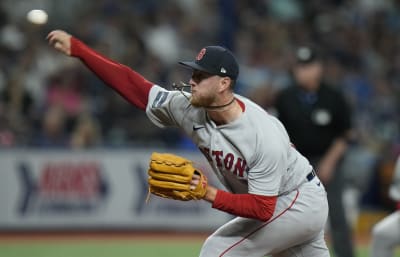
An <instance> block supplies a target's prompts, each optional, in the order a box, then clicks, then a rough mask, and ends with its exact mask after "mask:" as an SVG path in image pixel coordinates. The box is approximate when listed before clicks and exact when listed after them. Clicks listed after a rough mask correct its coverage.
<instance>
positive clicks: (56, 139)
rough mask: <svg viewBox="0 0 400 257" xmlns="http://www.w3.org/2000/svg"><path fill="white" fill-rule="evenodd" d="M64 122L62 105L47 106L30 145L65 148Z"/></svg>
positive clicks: (64, 114) (65, 119)
mask: <svg viewBox="0 0 400 257" xmlns="http://www.w3.org/2000/svg"><path fill="white" fill-rule="evenodd" d="M66 123H67V117H66V113H65V111H64V109H63V108H62V107H60V106H58V105H51V106H48V108H47V109H46V111H45V113H44V116H43V117H42V119H41V120H40V126H39V128H38V132H37V134H36V135H35V137H34V138H33V139H32V144H31V145H32V146H34V147H40V148H67V147H68V146H69V142H68V133H67V129H66Z"/></svg>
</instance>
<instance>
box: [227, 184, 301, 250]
mask: <svg viewBox="0 0 400 257" xmlns="http://www.w3.org/2000/svg"><path fill="white" fill-rule="evenodd" d="M299 193H300V192H299V190H297V194H296V196H295V198H294V199H293V201H292V202H291V203H290V205H289V207H287V208H286V209H285V210H283V211H282V212H281V213H279V215H277V216H276V217H275V218H273V219H270V220H269V221H267V222H265V223H264V224H262V225H261V226H260V227H258V228H257V229H255V230H254V231H252V232H250V233H249V234H248V235H247V236H245V237H243V238H242V239H240V240H239V241H238V242H236V243H235V244H233V245H231V246H230V247H228V249H226V250H225V251H223V252H222V253H221V254H220V255H219V257H222V256H224V255H225V254H226V253H227V252H228V251H229V250H231V249H232V248H233V247H235V246H237V245H239V244H240V243H241V242H243V241H244V240H245V239H246V238H249V237H250V236H251V235H253V234H254V233H256V232H257V231H259V230H260V229H262V228H263V227H265V226H267V225H268V224H270V223H271V222H273V221H274V220H276V219H277V218H279V217H280V216H282V215H283V214H284V213H285V212H286V211H288V210H289V209H290V208H292V206H293V204H294V203H295V202H296V200H297V197H298V196H299Z"/></svg>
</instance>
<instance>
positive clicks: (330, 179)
mask: <svg viewBox="0 0 400 257" xmlns="http://www.w3.org/2000/svg"><path fill="white" fill-rule="evenodd" d="M323 67H324V66H323V59H322V57H321V56H320V54H319V53H318V52H317V50H316V49H315V48H312V47H309V46H301V47H299V48H297V49H296V62H295V64H294V66H293V69H292V71H293V83H292V85H291V86H290V87H288V88H286V89H284V90H282V91H280V92H279V95H278V97H277V100H276V110H277V114H278V118H279V119H280V120H281V121H282V123H283V124H284V126H285V127H286V129H287V131H288V134H289V136H290V139H291V141H292V143H293V144H294V146H295V147H296V148H297V149H298V150H299V152H300V153H302V154H303V155H304V156H306V157H307V159H308V160H310V162H311V164H312V165H313V167H314V168H315V170H316V172H317V174H318V177H319V178H320V180H321V181H322V182H323V184H324V186H325V187H326V191H327V193H328V203H329V210H330V211H329V221H330V232H331V233H330V234H331V236H332V241H333V249H334V251H335V254H336V256H338V257H352V256H354V253H353V244H352V233H351V229H350V227H349V225H348V221H347V217H346V213H345V209H344V203H343V189H344V184H345V181H344V179H343V178H344V177H343V170H342V169H341V163H342V160H343V157H344V155H345V153H346V151H347V147H348V141H349V140H350V139H351V134H352V132H351V131H352V127H351V110H350V107H349V105H348V103H347V102H346V100H345V98H344V96H343V95H342V94H341V93H340V92H339V91H338V90H337V88H333V87H332V86H331V85H327V84H326V82H324V80H323Z"/></svg>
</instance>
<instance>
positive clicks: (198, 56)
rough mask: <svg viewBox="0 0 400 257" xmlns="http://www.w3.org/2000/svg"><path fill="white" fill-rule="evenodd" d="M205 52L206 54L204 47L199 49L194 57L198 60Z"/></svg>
mask: <svg viewBox="0 0 400 257" xmlns="http://www.w3.org/2000/svg"><path fill="white" fill-rule="evenodd" d="M205 54H206V49H205V48H203V49H201V50H200V52H199V54H198V55H197V57H196V60H197V61H200V60H201V59H202V58H203V56H204V55H205Z"/></svg>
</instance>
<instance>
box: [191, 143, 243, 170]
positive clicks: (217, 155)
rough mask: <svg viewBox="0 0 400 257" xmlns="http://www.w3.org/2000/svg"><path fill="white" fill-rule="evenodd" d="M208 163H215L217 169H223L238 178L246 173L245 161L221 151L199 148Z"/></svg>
mask: <svg viewBox="0 0 400 257" xmlns="http://www.w3.org/2000/svg"><path fill="white" fill-rule="evenodd" d="M199 149H200V151H201V152H202V153H203V154H204V156H205V157H206V158H207V160H208V161H209V162H213V161H215V163H216V164H217V166H218V168H224V169H225V170H227V171H230V172H232V173H233V174H235V175H236V176H238V177H241V178H243V177H244V172H245V171H246V172H247V171H248V170H249V168H248V167H247V163H246V160H244V159H242V158H240V157H237V156H235V155H234V154H233V153H224V151H222V150H211V149H209V148H207V147H199Z"/></svg>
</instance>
